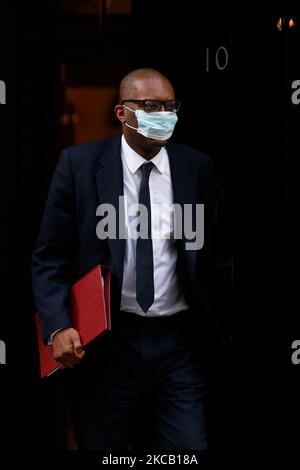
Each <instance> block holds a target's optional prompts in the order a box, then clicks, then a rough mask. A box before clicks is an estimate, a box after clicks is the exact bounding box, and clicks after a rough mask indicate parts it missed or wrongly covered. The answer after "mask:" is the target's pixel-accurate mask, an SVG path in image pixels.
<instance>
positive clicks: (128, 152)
mask: <svg viewBox="0 0 300 470" xmlns="http://www.w3.org/2000/svg"><path fill="white" fill-rule="evenodd" d="M166 153H167V152H166V149H165V148H164V147H162V148H161V149H160V151H159V152H158V154H157V155H155V157H153V158H152V159H151V160H150V161H151V162H152V163H153V164H154V165H155V167H156V168H157V169H158V171H159V172H160V173H164V172H165V170H166V157H167V155H166ZM121 156H122V159H123V160H124V161H125V164H126V165H127V167H128V169H129V171H130V172H131V173H132V174H134V173H136V172H137V170H138V169H139V168H140V167H141V166H142V165H143V164H144V163H145V162H146V161H147V160H146V159H145V158H143V157H141V155H139V154H138V153H137V152H135V150H133V148H131V147H130V145H128V143H127V141H126V139H125V137H124V134H123V135H122V139H121Z"/></svg>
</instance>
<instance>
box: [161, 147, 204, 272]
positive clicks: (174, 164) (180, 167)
mask: <svg viewBox="0 0 300 470" xmlns="http://www.w3.org/2000/svg"><path fill="white" fill-rule="evenodd" d="M167 151H168V155H169V161H170V170H171V179H172V186H173V193H174V203H177V204H180V206H181V207H182V216H183V217H182V219H183V220H182V222H183V221H184V204H192V205H193V207H194V206H195V203H196V190H197V188H195V187H194V185H192V184H191V177H190V174H191V173H190V172H191V171H193V169H192V168H190V166H189V165H188V164H186V162H185V159H184V155H183V154H182V153H180V151H179V149H178V147H177V146H176V145H174V144H172V143H170V144H168V145H167ZM193 218H194V210H193ZM189 222H191V221H189ZM194 222H195V221H194V220H193V223H194ZM189 241H190V240H189V239H187V238H186V235H185V232H184V226H183V223H182V239H181V240H179V246H180V249H181V251H182V253H183V255H184V257H185V260H186V263H187V265H188V267H189V268H190V269H191V270H194V267H195V262H196V256H197V251H195V250H186V242H189Z"/></svg>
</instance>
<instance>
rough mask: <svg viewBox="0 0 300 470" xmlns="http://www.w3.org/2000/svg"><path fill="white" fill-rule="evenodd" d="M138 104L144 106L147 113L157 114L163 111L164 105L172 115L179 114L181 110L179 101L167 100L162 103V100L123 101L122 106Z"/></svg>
mask: <svg viewBox="0 0 300 470" xmlns="http://www.w3.org/2000/svg"><path fill="white" fill-rule="evenodd" d="M127 102H130V103H136V104H139V105H141V104H142V105H143V107H144V110H145V111H146V113H156V112H157V111H159V110H160V109H161V106H162V105H163V106H164V108H165V110H166V111H170V112H172V113H177V111H178V110H179V108H180V101H179V100H177V99H174V100H167V101H160V100H130V99H128V100H123V101H122V102H121V104H124V103H127Z"/></svg>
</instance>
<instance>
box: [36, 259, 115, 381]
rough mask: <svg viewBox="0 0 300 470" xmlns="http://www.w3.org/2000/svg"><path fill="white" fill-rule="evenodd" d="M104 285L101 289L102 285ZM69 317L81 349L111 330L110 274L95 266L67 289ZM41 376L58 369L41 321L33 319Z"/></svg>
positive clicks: (37, 318)
mask: <svg viewBox="0 0 300 470" xmlns="http://www.w3.org/2000/svg"><path fill="white" fill-rule="evenodd" d="M102 277H103V281H104V288H103V282H102ZM70 314H71V320H72V324H73V327H74V328H75V329H76V330H77V331H78V332H79V334H80V337H81V342H82V345H83V347H84V346H86V345H87V344H88V343H90V342H91V341H93V340H94V339H95V338H96V337H97V336H99V335H102V334H104V333H106V332H108V331H109V330H111V318H110V272H109V270H108V269H105V268H104V267H103V266H100V265H98V266H96V267H95V268H93V269H92V270H91V271H89V272H88V273H87V274H85V275H84V276H83V277H81V278H80V279H79V280H78V281H76V282H75V283H74V284H73V285H72V286H71V289H70ZM35 321H36V329H37V337H38V348H39V356H40V372H41V377H42V378H44V377H46V376H48V375H50V374H52V373H53V372H54V371H55V370H57V369H58V366H57V364H56V362H55V360H54V358H53V355H52V346H49V345H45V344H44V341H43V335H42V328H41V320H40V316H39V314H38V313H36V315H35Z"/></svg>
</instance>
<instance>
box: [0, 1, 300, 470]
mask: <svg viewBox="0 0 300 470" xmlns="http://www.w3.org/2000/svg"><path fill="white" fill-rule="evenodd" d="M40 3H41V4H40V5H39V6H38V7H37V6H36V5H33V4H30V2H28V3H27V4H26V8H24V7H23V8H22V9H21V7H17V6H16V7H15V10H12V8H10V11H7V12H5V14H4V13H3V18H5V21H2V26H3V27H1V29H0V35H1V36H0V39H1V59H0V79H1V80H4V81H5V82H6V85H7V104H6V105H5V106H1V108H0V114H1V176H2V177H1V185H0V187H1V222H2V223H1V248H2V249H1V263H0V267H1V286H2V289H1V291H2V292H1V323H0V326H1V329H0V339H2V340H5V342H6V345H7V365H1V366H0V374H1V376H0V378H1V431H2V432H3V437H2V439H1V443H0V447H3V448H8V449H24V450H29V451H30V450H31V451H32V455H34V452H35V450H36V449H39V450H40V451H42V450H43V449H44V453H45V454H43V455H47V452H49V450H54V449H55V448H56V447H57V445H58V442H61V441H60V438H59V437H58V436H57V428H56V427H55V420H53V415H55V414H57V413H58V412H59V410H57V408H56V407H57V403H58V400H53V398H52V397H53V394H59V388H57V386H55V385H54V384H53V383H52V382H50V383H48V384H46V385H45V384H41V383H40V381H39V378H38V363H37V353H36V343H35V335H34V323H33V313H34V305H33V300H32V296H31V287H30V259H31V252H32V248H33V245H34V242H35V238H36V234H37V229H38V226H39V223H40V217H41V214H42V210H43V207H44V203H45V197H46V194H47V189H48V185H49V181H50V178H51V175H52V172H53V169H54V167H55V164H56V161H57V160H56V159H57V152H58V150H59V147H60V145H61V141H60V142H59V139H58V133H59V130H58V129H57V128H56V126H55V124H53V123H55V122H56V120H55V117H56V116H57V113H58V109H57V103H59V100H60V93H61V90H60V88H59V86H58V78H57V77H58V62H59V60H61V58H62V57H63V58H64V60H67V61H69V63H70V64H72V54H74V51H73V50H72V48H71V47H69V48H68V47H65V49H64V48H63V47H61V44H60V42H59V34H58V33H57V31H59V24H58V20H57V15H56V8H57V2H50V1H44V2H43V3H42V2H40ZM285 5H286V4H285ZM282 15H287V16H288V15H291V16H293V17H294V18H296V19H297V30H296V31H295V32H292V33H287V32H285V31H283V32H282V33H279V32H278V30H277V29H276V20H277V18H278V17H279V16H282ZM299 26H300V15H299V12H295V11H294V10H288V9H287V7H286V6H283V4H282V7H281V8H280V7H279V8H277V10H275V9H274V8H273V9H272V8H271V7H270V9H269V11H263V10H262V8H261V7H260V8H257V7H255V6H254V5H253V4H252V3H251V6H250V5H243V7H235V8H232V9H230V8H229V6H228V5H227V6H226V7H223V8H222V9H220V7H219V6H218V5H217V4H215V3H214V2H209V5H205V4H203V3H202V4H201V6H200V7H199V5H197V2H194V3H190V4H189V5H188V6H186V8H184V6H183V4H182V3H180V4H178V5H175V4H174V2H170V1H163V2H161V1H151V2H150V1H148V2H147V1H136V2H133V10H132V17H131V24H130V34H129V35H128V36H126V38H125V37H124V36H123V35H122V32H121V33H120V38H119V41H120V44H122V47H123V48H124V49H125V50H126V51H128V57H126V59H127V60H128V62H129V64H130V65H131V68H135V67H141V66H152V67H155V68H158V69H159V70H161V71H162V72H163V73H165V74H166V75H167V76H168V77H169V78H170V80H171V81H172V82H173V83H174V85H175V88H176V90H177V91H178V94H179V96H180V98H181V99H182V100H183V107H182V110H181V111H182V115H181V118H180V120H179V122H178V127H177V129H176V136H175V137H176V139H177V140H179V141H182V142H186V143H189V144H191V145H194V146H196V147H197V148H199V149H201V150H202V151H204V152H207V153H209V154H210V155H211V157H212V158H213V162H214V167H215V170H216V172H217V173H218V174H219V175H221V177H222V185H223V190H224V194H225V197H224V200H223V202H222V214H223V218H222V219H221V222H220V226H219V227H218V232H217V234H216V239H217V248H218V250H219V251H220V253H221V254H223V255H224V254H225V255H226V254H227V253H234V286H233V287H232V288H231V289H229V291H228V289H227V290H226V289H225V290H224V292H223V291H222V289H221V290H220V292H221V298H220V308H219V312H218V313H219V317H221V321H222V324H223V326H224V328H225V330H226V332H227V333H228V335H230V336H232V337H233V352H234V353H233V362H234V369H235V374H234V375H235V379H234V382H235V385H234V389H233V391H232V396H233V397H234V405H233V406H232V408H231V409H230V411H229V412H228V413H227V414H226V420H227V422H226V424H228V428H233V431H234V432H233V436H230V439H228V436H226V430H225V429H226V426H224V428H221V431H220V432H219V434H218V436H217V445H218V446H219V448H220V449H222V452H223V451H224V447H225V450H229V451H230V454H231V455H232V456H233V455H235V453H239V451H240V450H241V449H245V451H246V454H245V453H244V456H243V457H242V461H241V462H244V459H245V456H247V459H248V456H249V458H251V457H254V458H258V455H259V452H262V454H260V457H259V458H260V459H264V460H266V462H269V463H271V462H272V463H273V462H275V461H277V459H278V457H279V454H280V456H282V457H283V458H284V459H285V463H286V464H287V461H288V460H291V461H292V459H293V455H294V453H295V454H296V452H297V445H298V441H299V431H298V429H297V428H298V427H299V424H300V411H299V409H300V405H299V400H298V396H299V393H300V384H299V374H300V365H299V366H294V365H292V363H291V353H292V350H291V343H292V341H293V340H294V339H299V338H300V332H299V323H300V322H299V319H298V316H299V314H298V311H299V307H298V295H297V294H298V290H299V288H298V279H299V276H298V269H297V268H298V266H299V264H298V261H299V250H298V237H297V234H298V232H297V218H298V213H299V211H298V199H299V198H298V194H297V192H298V191H297V188H298V178H297V175H298V161H297V160H298V158H299V138H298V135H299V123H300V120H299V113H300V105H298V106H296V105H293V104H292V103H291V98H290V97H291V83H292V81H293V80H297V79H298V80H299V79H300V70H299V52H300V41H299V34H300V33H299ZM126 41H128V43H126ZM83 43H84V41H83ZM220 46H224V47H226V48H228V51H229V64H228V67H227V68H226V70H224V71H219V70H216V68H215V67H212V68H211V70H210V71H209V72H206V71H205V51H206V48H207V47H209V48H210V51H211V52H212V51H214V50H216V49H217V48H218V47H220ZM87 47H88V45H87ZM126 47H127V49H126ZM89 50H90V48H89ZM113 50H114V49H113V47H112V49H111V51H113ZM111 53H113V52H111ZM80 54H82V57H83V58H85V60H87V58H86V57H85V50H84V46H82V50H80ZM90 54H91V55H92V58H93V59H95V57H96V58H97V54H99V56H101V54H102V57H104V59H102V60H103V63H104V64H105V63H107V67H108V68H109V64H110V60H111V58H110V55H109V54H107V55H105V54H106V50H105V48H104V47H103V49H102V50H101V49H100V50H99V51H98V50H95V51H93V50H90ZM93 54H95V56H93ZM89 59H90V58H89ZM297 140H298V142H297ZM233 312H234V315H233ZM45 404H46V405H45ZM58 434H59V432H58ZM222 437H223V438H224V441H223V443H222ZM61 439H63V438H62V437H61ZM2 444H3V445H2ZM0 458H1V457H0Z"/></svg>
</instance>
